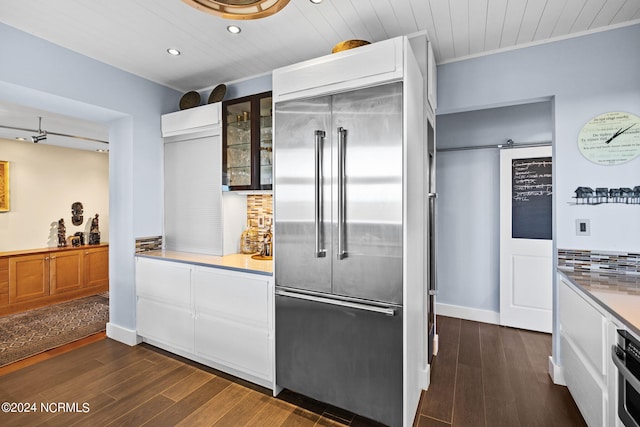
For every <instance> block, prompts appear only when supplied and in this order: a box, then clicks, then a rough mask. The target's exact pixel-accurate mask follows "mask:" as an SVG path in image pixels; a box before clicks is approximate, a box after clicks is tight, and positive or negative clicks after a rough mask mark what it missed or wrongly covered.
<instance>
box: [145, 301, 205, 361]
mask: <svg viewBox="0 0 640 427" xmlns="http://www.w3.org/2000/svg"><path fill="white" fill-rule="evenodd" d="M136 315H137V332H138V335H140V336H143V337H145V338H150V339H153V340H156V341H159V342H161V343H164V344H168V345H170V346H172V347H176V348H179V349H182V350H186V351H188V352H191V353H192V352H193V315H192V313H191V311H190V310H187V309H184V308H180V307H175V306H171V305H169V304H164V303H161V302H157V301H152V300H148V299H146V298H138V303H137V313H136Z"/></svg>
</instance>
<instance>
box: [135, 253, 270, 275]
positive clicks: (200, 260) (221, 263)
mask: <svg viewBox="0 0 640 427" xmlns="http://www.w3.org/2000/svg"><path fill="white" fill-rule="evenodd" d="M136 256H139V257H144V258H160V259H166V260H169V261H177V262H184V263H188V264H198V265H203V266H207V267H217V268H223V269H227V270H235V271H242V272H246V273H256V274H264V275H269V276H271V275H272V274H273V261H271V260H256V259H252V258H251V255H245V254H231V255H225V256H214V255H206V254H197V253H191V252H178V251H169V250H156V251H148V252H141V253H137V254H136Z"/></svg>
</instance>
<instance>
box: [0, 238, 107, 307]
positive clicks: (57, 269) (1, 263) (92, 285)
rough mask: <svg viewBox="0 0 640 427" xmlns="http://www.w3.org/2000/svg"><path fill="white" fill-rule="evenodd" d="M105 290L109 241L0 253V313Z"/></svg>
mask: <svg viewBox="0 0 640 427" xmlns="http://www.w3.org/2000/svg"><path fill="white" fill-rule="evenodd" d="M108 290H109V245H108V244H101V245H85V246H80V247H75V248H74V247H66V248H43V249H34V250H23V251H15V252H1V253H0V316H2V315H5V314H12V313H17V312H20V311H25V310H30V309H32V308H37V307H43V306H46V305H50V304H53V303H57V302H61V301H67V300H71V299H75V298H79V297H83V296H88V295H93V294H96V293H99V292H105V291H108Z"/></svg>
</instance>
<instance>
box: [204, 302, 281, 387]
mask: <svg viewBox="0 0 640 427" xmlns="http://www.w3.org/2000/svg"><path fill="white" fill-rule="evenodd" d="M195 325H196V326H195V343H196V354H197V355H199V356H202V357H205V358H207V359H210V360H213V361H216V362H219V363H222V364H224V365H227V366H229V367H232V368H235V369H238V370H241V371H243V372H246V373H249V374H252V375H255V376H258V377H260V378H263V379H266V380H271V379H272V375H271V366H272V363H271V358H270V357H269V354H270V353H269V333H268V331H267V330H265V329H261V328H257V327H252V326H247V325H245V324H241V323H236V322H233V321H229V320H226V319H221V318H218V317H214V316H208V315H206V314H199V315H198V316H197V317H196V322H195Z"/></svg>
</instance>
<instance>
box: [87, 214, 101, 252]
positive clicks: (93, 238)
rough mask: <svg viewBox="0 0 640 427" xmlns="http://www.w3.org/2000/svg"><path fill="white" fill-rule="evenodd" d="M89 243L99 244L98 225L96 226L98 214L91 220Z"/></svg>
mask: <svg viewBox="0 0 640 427" xmlns="http://www.w3.org/2000/svg"><path fill="white" fill-rule="evenodd" d="M89 244H90V245H99V244H100V227H99V226H98V214H96V216H95V217H94V218H93V219H92V220H91V229H90V230H89Z"/></svg>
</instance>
